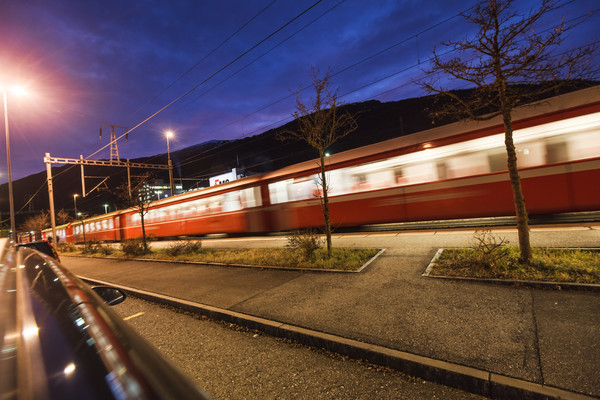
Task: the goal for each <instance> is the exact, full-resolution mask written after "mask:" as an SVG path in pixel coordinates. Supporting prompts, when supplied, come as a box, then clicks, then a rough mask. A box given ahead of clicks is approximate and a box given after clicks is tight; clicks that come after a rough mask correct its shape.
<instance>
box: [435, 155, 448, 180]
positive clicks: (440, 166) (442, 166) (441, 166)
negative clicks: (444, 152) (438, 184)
mask: <svg viewBox="0 0 600 400" xmlns="http://www.w3.org/2000/svg"><path fill="white" fill-rule="evenodd" d="M437 175H438V179H442V180H443V179H448V178H449V176H448V165H447V164H446V161H444V160H439V161H438V162H437Z"/></svg>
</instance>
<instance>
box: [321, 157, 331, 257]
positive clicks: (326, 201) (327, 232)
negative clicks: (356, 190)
mask: <svg viewBox="0 0 600 400" xmlns="http://www.w3.org/2000/svg"><path fill="white" fill-rule="evenodd" d="M319 158H320V161H321V189H323V217H324V218H325V237H326V238H327V258H331V221H330V220H329V197H328V195H327V192H328V190H327V189H328V188H327V178H326V176H325V154H324V151H323V150H319Z"/></svg>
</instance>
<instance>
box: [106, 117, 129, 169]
mask: <svg viewBox="0 0 600 400" xmlns="http://www.w3.org/2000/svg"><path fill="white" fill-rule="evenodd" d="M102 126H110V161H113V160H114V161H121V159H120V158H119V148H118V147H117V134H116V133H115V128H121V129H125V130H127V128H126V127H124V126H118V125H110V124H100V139H102ZM125 140H127V135H125Z"/></svg>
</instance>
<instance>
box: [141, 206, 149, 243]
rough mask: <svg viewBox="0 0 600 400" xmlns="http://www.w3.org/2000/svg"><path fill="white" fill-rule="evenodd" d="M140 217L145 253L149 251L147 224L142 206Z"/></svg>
mask: <svg viewBox="0 0 600 400" xmlns="http://www.w3.org/2000/svg"><path fill="white" fill-rule="evenodd" d="M140 217H141V220H142V243H143V245H144V254H145V253H147V252H148V247H147V245H146V226H145V225H144V209H143V208H142V212H141V213H140Z"/></svg>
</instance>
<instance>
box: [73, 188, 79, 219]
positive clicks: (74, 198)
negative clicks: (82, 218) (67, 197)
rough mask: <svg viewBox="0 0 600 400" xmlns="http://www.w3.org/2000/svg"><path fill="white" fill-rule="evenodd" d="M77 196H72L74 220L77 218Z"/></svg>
mask: <svg viewBox="0 0 600 400" xmlns="http://www.w3.org/2000/svg"><path fill="white" fill-rule="evenodd" d="M77 196H79V195H78V194H74V195H73V204H74V205H75V218H77Z"/></svg>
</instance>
